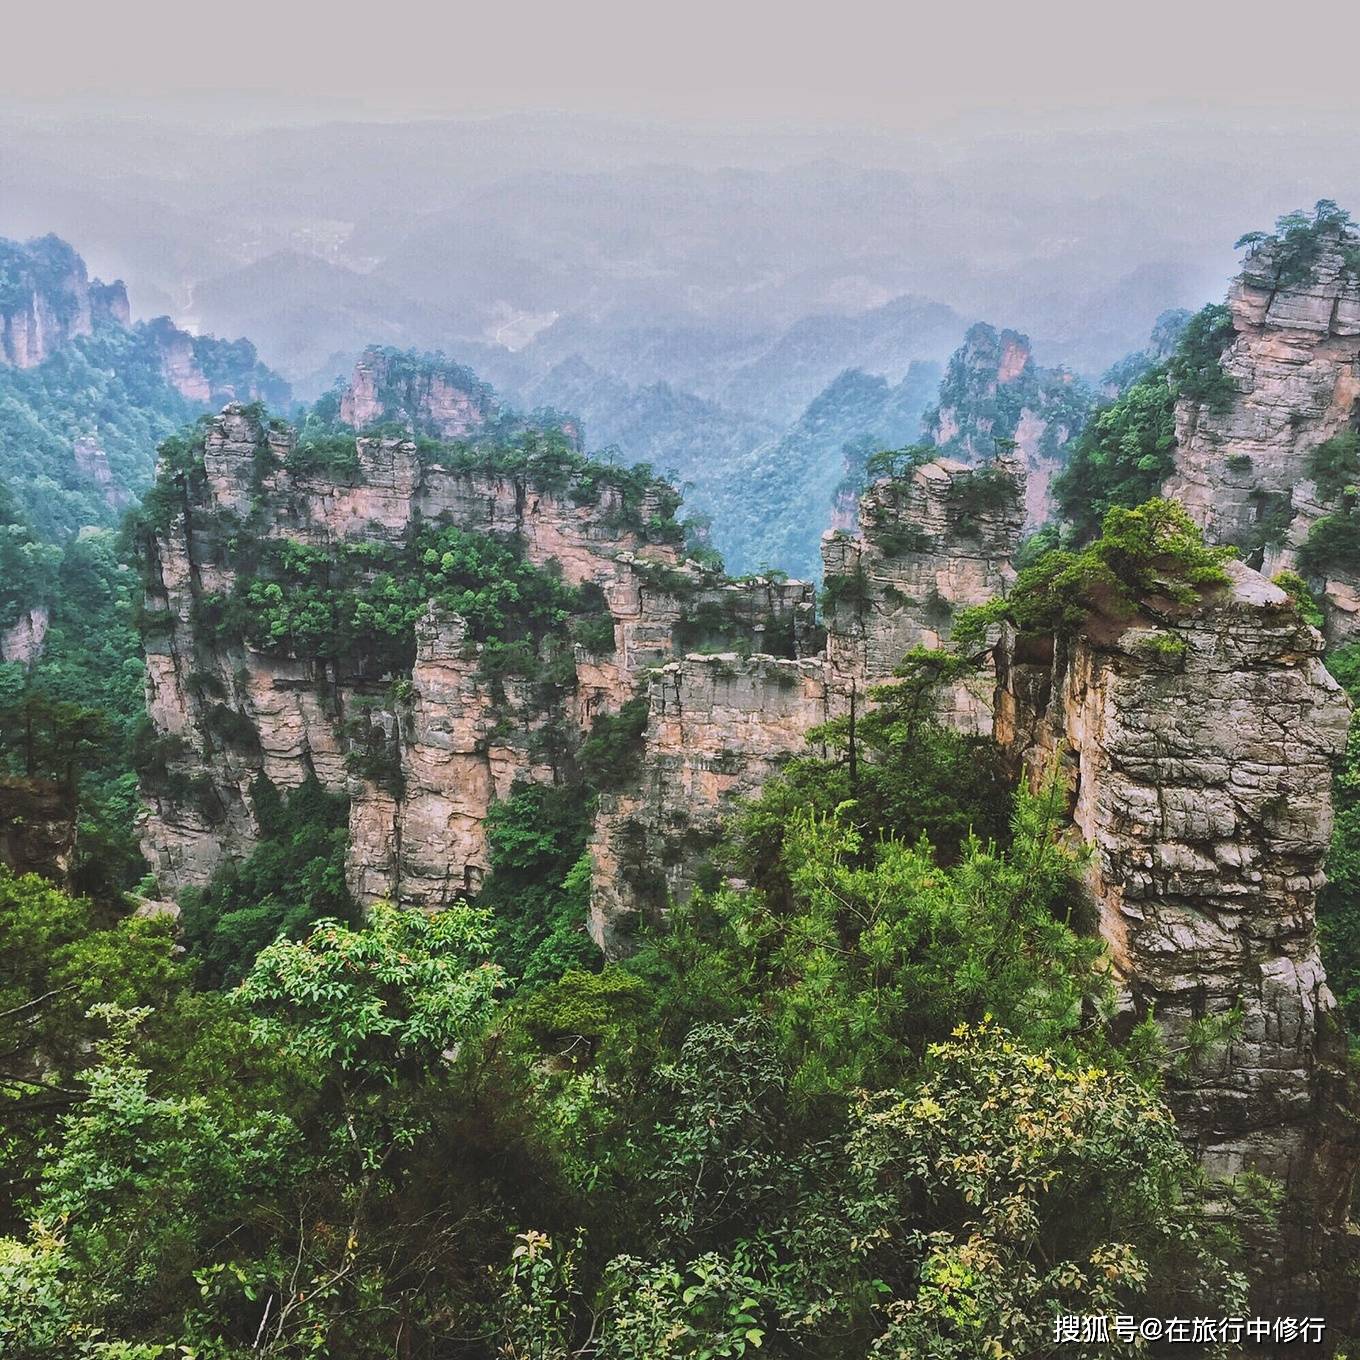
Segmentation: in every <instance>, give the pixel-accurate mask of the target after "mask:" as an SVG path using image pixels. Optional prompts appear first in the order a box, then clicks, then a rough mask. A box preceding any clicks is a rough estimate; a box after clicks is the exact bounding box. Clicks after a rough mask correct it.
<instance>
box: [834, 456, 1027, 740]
mask: <svg viewBox="0 0 1360 1360" xmlns="http://www.w3.org/2000/svg"><path fill="white" fill-rule="evenodd" d="M1025 487H1026V470H1025V466H1024V464H1023V462H1021V460H1020V459H1019V458H1016V457H1002V458H997V459H995V460H993V461H992V462H990V463H987V464H984V465H982V466H980V467H979V466H969V465H967V464H965V463H961V462H959V461H958V460H956V459H952V458H939V459H936V460H934V461H933V462H929V463H925V464H923V465H922V466H920V467H918V468H916V469H915V470H914V471H913V472H912V473H911V474H910V475H909V476H908V477H906V478H901V479H889V480H885V481H881V482H878V483H876V484H875V485H874V486H872V487H870V488H869V490H868V491H867V492H866V493H865V495H864V497H863V499H862V501H861V502H860V516H859V518H860V524H861V531H860V533H859V534H858V535H857V536H855V537H851V536H849V535H847V534H843V533H838V532H835V531H832V532H831V533H828V534H827V535H826V536H825V537H824V539H823V541H822V560H823V564H824V573H825V580H826V591H825V599H826V628H827V652H826V656H827V664H828V666H829V668H830V679H831V683H832V685H833V688H834V689H835V690H836V691H837V692H838V693H840V694H842V695H848V694H850V693H855V692H856V691H858V692H860V693H862V692H863V691H864V689H865V688H866V687H867V686H869V685H873V684H877V683H880V682H882V681H885V680H888V679H889V678H891V676H892V674H893V671H894V668H895V667H896V666H897V663H898V662H899V661H900V660H901V659H902V657H903V655H904V654H905V653H906V652H908V651H909V650H910V649H911V648H913V647H931V648H934V647H939V646H941V645H942V644H943V643H944V642H945V641H946V640H947V639H948V637H949V632H950V627H951V624H952V620H953V616H954V614H955V613H956V612H957V611H958V610H959V609H962V608H964V607H966V606H968V605H975V604H982V603H984V602H985V601H987V600H990V599H992V598H994V597H995V596H997V595H1002V594H1004V593H1005V592H1006V590H1007V589H1008V588H1009V586H1010V583H1011V582H1012V581H1013V580H1014V579H1015V572H1014V570H1013V569H1012V567H1011V558H1012V557H1013V556H1014V555H1015V552H1016V549H1017V548H1018V547H1019V545H1020V540H1021V537H1022V536H1023V533H1024V527H1025V509H1024V507H1025ZM993 688H994V677H993V675H992V673H991V671H990V669H989V667H988V666H987V665H984V666H983V668H982V670H981V671H980V672H979V675H978V676H977V677H975V678H973V679H969V680H966V681H960V682H958V684H957V685H955V686H954V687H953V688H952V689H951V690H950V691H949V692H948V693H947V694H945V695H942V696H941V708H940V715H941V718H942V720H943V721H946V722H948V723H949V724H950V725H951V726H954V727H957V728H958V729H960V730H961V731H965V732H973V733H981V734H985V733H987V732H989V731H990V730H991V692H992V689H993Z"/></svg>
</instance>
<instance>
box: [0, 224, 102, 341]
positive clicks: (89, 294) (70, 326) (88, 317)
mask: <svg viewBox="0 0 1360 1360" xmlns="http://www.w3.org/2000/svg"><path fill="white" fill-rule="evenodd" d="M101 317H103V318H106V319H107V320H109V321H111V322H113V323H114V324H115V325H120V326H126V325H127V324H128V317H129V312H128V299H127V290H126V289H125V288H124V287H123V285H122V283H110V284H105V283H101V282H100V281H99V280H98V279H95V280H94V281H93V282H91V280H90V278H89V276H88V275H87V274H86V272H85V261H84V260H82V259H81V258H80V256H79V255H77V254H76V252H75V251H74V250H72V249H71V247H70V246H69V245H67V244H66V242H65V241H62V240H60V239H59V238H58V237H56V236H44V237H41V238H40V239H38V240H35V241H29V242H28V243H27V244H26V245H20V244H19V243H18V242H17V241H5V240H0V365H3V366H6V367H11V368H36V367H37V366H38V365H39V364H41V363H43V362H44V361H45V360H47V359H49V358H50V357H51V356H52V355H53V354H55V353H56V351H57V350H59V349H60V348H62V347H63V346H64V345H67V344H69V343H70V342H71V341H72V340H74V339H76V337H78V336H82V335H89V334H91V333H92V331H93V329H94V324H95V321H96V320H97V319H99V318H101Z"/></svg>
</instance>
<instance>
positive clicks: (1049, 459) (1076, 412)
mask: <svg viewBox="0 0 1360 1360" xmlns="http://www.w3.org/2000/svg"><path fill="white" fill-rule="evenodd" d="M1093 405H1094V393H1093V392H1092V391H1091V389H1090V388H1089V387H1087V385H1086V384H1085V383H1083V382H1082V381H1081V380H1080V379H1079V378H1077V377H1076V375H1075V374H1073V373H1070V372H1068V371H1067V370H1066V369H1061V368H1055V369H1046V368H1041V367H1040V366H1039V365H1037V364H1036V363H1035V362H1034V356H1033V355H1032V354H1031V353H1030V344H1029V337H1028V336H1025V335H1021V334H1020V333H1019V332H1018V331H1012V330H1003V331H1000V332H998V331H997V330H996V329H995V328H994V327H992V326H989V325H987V324H986V323H985V322H979V323H978V324H977V325H975V326H973V327H972V328H971V329H970V330H969V331H968V334H967V336H966V337H965V338H964V342H963V345H962V346H961V347H960V348H959V349H958V350H957V351H955V353H954V356H953V357H952V358H951V359H950V361H949V366H948V368H947V369H946V370H945V375H944V380H943V382H942V383H941V384H940V395H939V401H938V403H937V404H936V405H935V406H934V407H932V408H931V409H930V410H928V411H927V412H926V413H925V416H924V417H923V425H924V429H925V437H926V439H927V441H928V442H930V443H932V444H934V445H936V446H937V447H938V448H939V449H940V451H941V452H942V453H944V454H947V455H950V456H952V457H955V458H959V459H962V460H964V461H965V462H970V463H971V462H976V461H977V460H978V459H981V458H990V457H991V456H992V455H993V454H994V453H996V452H997V451H998V449H999V448H1001V447H1004V444H999V443H998V441H1005V443H1009V441H1014V445H1015V449H1016V452H1017V453H1018V454H1019V456H1020V457H1021V459H1023V461H1024V464H1025V467H1026V470H1027V472H1028V479H1027V481H1026V490H1025V520H1026V524H1027V526H1028V527H1029V528H1031V529H1035V528H1038V527H1039V525H1041V524H1043V523H1045V522H1046V521H1048V520H1050V519H1052V518H1053V513H1054V505H1053V498H1052V496H1051V494H1050V490H1049V485H1050V483H1051V482H1052V480H1053V478H1054V476H1055V475H1056V474H1057V473H1058V471H1059V470H1060V469H1061V467H1062V459H1063V450H1064V449H1065V448H1066V446H1067V444H1068V442H1069V441H1070V440H1071V439H1073V438H1074V437H1075V436H1076V435H1077V434H1079V433H1080V431H1081V428H1082V426H1083V425H1084V424H1085V423H1086V418H1087V416H1088V415H1089V414H1090V412H1091V410H1092V407H1093Z"/></svg>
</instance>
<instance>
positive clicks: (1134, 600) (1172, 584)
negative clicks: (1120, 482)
mask: <svg viewBox="0 0 1360 1360" xmlns="http://www.w3.org/2000/svg"><path fill="white" fill-rule="evenodd" d="M1232 556H1233V552H1232V550H1231V549H1229V548H1209V547H1206V546H1205V543H1204V537H1203V535H1202V534H1201V532H1200V530H1199V528H1198V527H1197V526H1196V525H1195V523H1194V521H1193V520H1191V518H1190V517H1189V515H1187V514H1186V512H1185V511H1184V510H1183V509H1182V508H1181V507H1180V506H1179V505H1177V504H1176V503H1175V502H1174V501H1166V500H1151V501H1148V502H1147V503H1146V504H1145V505H1141V506H1139V507H1138V508H1137V509H1134V510H1125V509H1122V508H1120V507H1118V506H1116V507H1114V508H1113V509H1111V510H1109V511H1108V512H1107V513H1106V515H1105V522H1104V525H1103V526H1102V530H1101V535H1100V537H1099V538H1098V539H1096V541H1095V542H1094V543H1092V544H1091V545H1090V546H1089V547H1087V548H1084V549H1083V550H1082V551H1081V552H1079V553H1074V552H1069V551H1066V550H1064V549H1054V550H1053V551H1050V552H1048V553H1046V554H1045V555H1044V556H1043V557H1041V558H1040V559H1039V560H1038V561H1037V562H1035V563H1034V564H1033V565H1032V566H1030V567H1027V568H1025V570H1024V571H1022V572H1021V573H1020V574H1019V575H1018V576H1017V577H1016V579H1015V584H1014V585H1013V586H1012V587H1011V589H1010V592H1009V594H1007V595H1006V597H1005V598H1004V599H998V600H993V601H991V602H990V603H988V604H984V605H978V606H975V607H973V608H970V609H965V610H963V611H961V612H960V613H959V615H958V616H957V618H956V619H955V623H954V630H953V640H954V642H955V644H956V646H957V647H959V648H960V649H961V650H964V651H966V650H968V648H969V647H971V646H973V645H976V644H978V643H979V642H980V641H981V639H982V638H983V636H984V635H985V633H986V630H987V628H988V627H990V626H991V625H993V624H995V623H1000V622H1002V621H1003V620H1004V621H1007V622H1009V623H1011V624H1012V625H1014V626H1015V627H1016V628H1017V629H1019V631H1020V632H1022V633H1038V634H1064V633H1069V632H1071V631H1072V630H1073V629H1075V628H1077V627H1079V626H1080V625H1081V624H1082V622H1083V621H1084V620H1085V619H1086V618H1087V617H1088V616H1089V615H1090V614H1092V613H1103V614H1105V615H1107V616H1110V617H1113V618H1116V619H1120V618H1123V619H1131V618H1132V617H1133V616H1134V615H1135V614H1136V612H1137V607H1138V603H1139V601H1140V600H1142V599H1145V598H1147V597H1148V596H1150V595H1153V594H1157V595H1160V596H1163V597H1165V598H1167V599H1170V600H1172V601H1174V602H1175V603H1177V604H1182V605H1189V604H1193V603H1194V602H1195V600H1196V599H1198V598H1199V596H1200V594H1201V593H1202V592H1203V591H1205V590H1209V589H1212V588H1213V587H1215V586H1222V585H1225V584H1227V581H1228V576H1227V574H1226V572H1224V570H1223V565H1222V564H1223V563H1224V562H1225V561H1227V560H1228V559H1229V558H1230V557H1232Z"/></svg>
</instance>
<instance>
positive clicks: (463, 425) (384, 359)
mask: <svg viewBox="0 0 1360 1360" xmlns="http://www.w3.org/2000/svg"><path fill="white" fill-rule="evenodd" d="M496 414H497V406H496V403H495V400H494V394H493V393H492V391H491V389H490V388H489V387H488V386H487V385H486V384H485V383H482V382H478V380H477V376H476V374H474V373H473V372H472V371H471V370H470V369H467V368H463V367H462V366H461V365H459V364H454V363H450V362H449V361H448V360H446V359H444V358H443V356H442V355H425V356H423V357H422V356H417V355H414V354H408V353H404V352H402V351H400V350H392V349H380V348H377V347H373V348H370V349H367V350H365V351H364V353H363V354H362V355H361V356H360V358H359V361H358V362H357V363H356V364H355V366H354V376H353V377H352V378H351V379H350V381H349V386H348V387H346V388H345V390H344V392H343V393H342V394H341V397H340V419H341V420H343V421H344V422H345V424H347V425H349V426H351V427H353V428H354V429H356V430H365V429H368V428H370V427H371V426H374V425H379V424H381V423H383V422H384V421H402V422H403V423H405V424H407V425H409V426H410V427H411V428H412V430H413V432H415V433H418V434H423V435H427V436H429V437H431V438H434V439H461V438H462V437H463V436H465V435H468V434H472V433H473V432H474V431H477V430H480V429H482V428H483V427H484V426H485V425H486V424H487V423H488V421H490V420H492V419H494V418H495V416H496Z"/></svg>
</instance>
